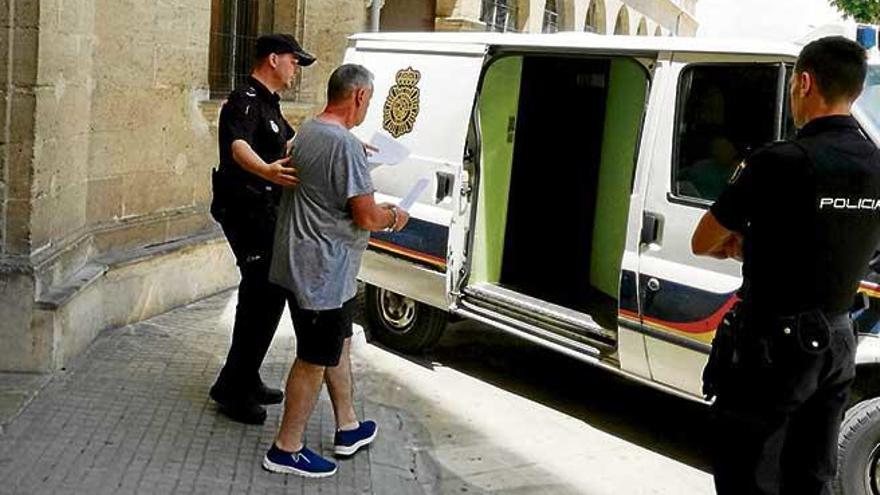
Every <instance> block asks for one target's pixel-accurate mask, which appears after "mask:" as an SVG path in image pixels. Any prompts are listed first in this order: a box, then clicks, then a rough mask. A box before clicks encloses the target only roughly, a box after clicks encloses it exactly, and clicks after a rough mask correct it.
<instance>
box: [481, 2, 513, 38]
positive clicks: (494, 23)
mask: <svg viewBox="0 0 880 495" xmlns="http://www.w3.org/2000/svg"><path fill="white" fill-rule="evenodd" d="M509 1H510V0H483V13H482V15H481V16H480V20H482V21H483V22H485V23H486V31H497V32H502V33H503V32H509V31H513V32H515V31H516V21H517V19H516V14H517V12H516V5H510V4H509V3H508V2H509ZM514 1H515V0H514Z"/></svg>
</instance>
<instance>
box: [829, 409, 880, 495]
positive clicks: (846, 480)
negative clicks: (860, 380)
mask: <svg viewBox="0 0 880 495" xmlns="http://www.w3.org/2000/svg"><path fill="white" fill-rule="evenodd" d="M838 446H839V450H838V453H837V479H836V480H835V481H834V493H836V494H837V495H880V397H878V398H874V399H869V400H866V401H864V402H860V403H858V404H856V405H855V406H853V407H851V408H850V409H849V411H847V413H846V416H845V417H844V419H843V424H841V426H840V437H839V439H838Z"/></svg>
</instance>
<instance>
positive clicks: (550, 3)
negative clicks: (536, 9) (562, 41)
mask: <svg viewBox="0 0 880 495" xmlns="http://www.w3.org/2000/svg"><path fill="white" fill-rule="evenodd" d="M541 31H542V32H544V33H555V32H557V31H559V11H558V10H557V9H556V0H547V3H546V5H545V7H544V26H543V28H542V29H541Z"/></svg>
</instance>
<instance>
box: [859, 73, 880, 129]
mask: <svg viewBox="0 0 880 495" xmlns="http://www.w3.org/2000/svg"><path fill="white" fill-rule="evenodd" d="M856 108H857V109H858V111H859V113H860V114H861V116H862V117H863V118H862V119H861V120H862V121H863V122H861V124H862V125H863V126H864V127H865V128H866V130H867V131H868V133H869V134H870V135H871V136H872V137H873V138H874V140H875V142H877V141H878V140H880V65H869V66H868V78H867V79H866V80H865V91H864V92H863V93H862V96H861V97H859V99H858V100H857V101H856ZM878 144H880V143H878Z"/></svg>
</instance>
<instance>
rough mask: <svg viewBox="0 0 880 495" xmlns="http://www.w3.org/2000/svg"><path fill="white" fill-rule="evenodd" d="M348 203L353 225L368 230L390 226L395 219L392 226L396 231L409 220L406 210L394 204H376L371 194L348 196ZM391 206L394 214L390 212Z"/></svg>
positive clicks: (374, 230)
mask: <svg viewBox="0 0 880 495" xmlns="http://www.w3.org/2000/svg"><path fill="white" fill-rule="evenodd" d="M348 205H349V207H350V208H351V216H352V217H353V218H354V223H355V225H357V226H358V227H360V228H362V229H364V230H369V231H370V232H377V231H380V230H384V229H387V228H388V227H391V226H392V222H394V220H395V219H396V220H397V221H396V222H394V225H393V227H394V230H395V231H397V230H400V229H402V228H403V227H404V225H406V222H408V221H409V214H408V213H407V212H406V211H404V210H401V209H400V208H397V207H395V206H394V205H389V204H381V205H379V204H376V201H375V200H374V199H373V195H372V194H364V195H361V196H355V197H353V198H350V199H349V200H348ZM392 208H394V209H395V211H396V214H395V213H394V212H392Z"/></svg>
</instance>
